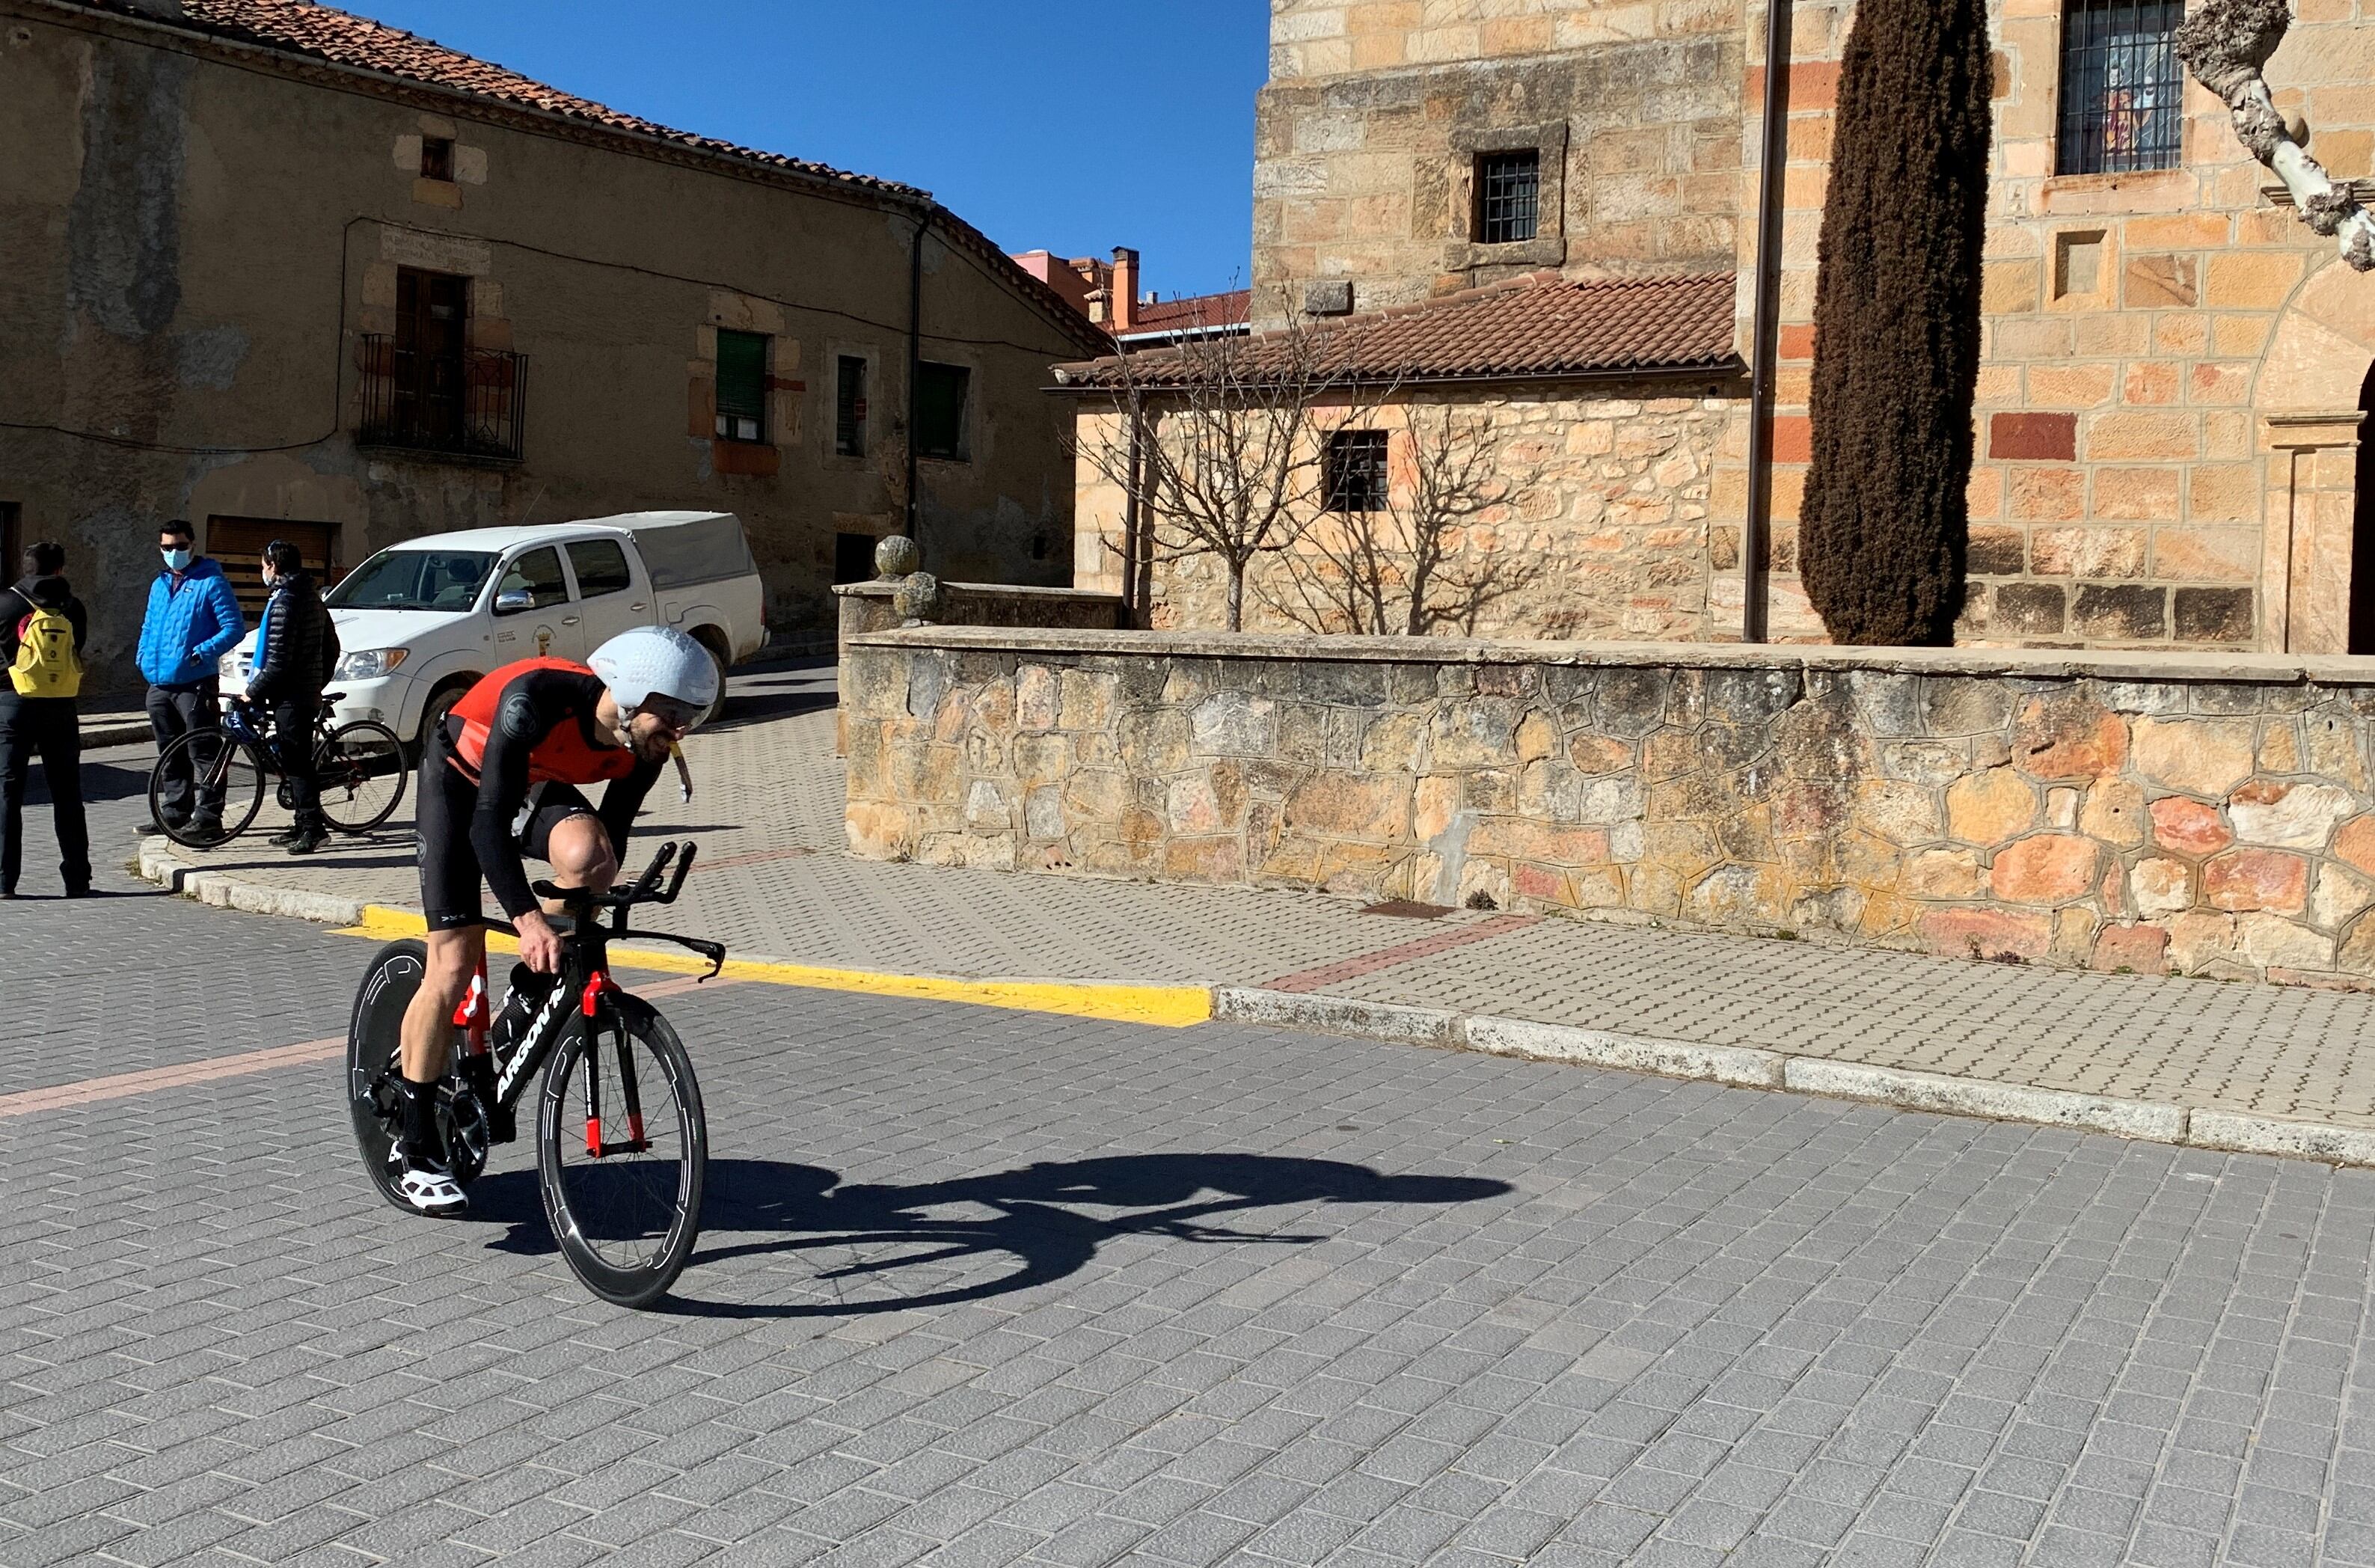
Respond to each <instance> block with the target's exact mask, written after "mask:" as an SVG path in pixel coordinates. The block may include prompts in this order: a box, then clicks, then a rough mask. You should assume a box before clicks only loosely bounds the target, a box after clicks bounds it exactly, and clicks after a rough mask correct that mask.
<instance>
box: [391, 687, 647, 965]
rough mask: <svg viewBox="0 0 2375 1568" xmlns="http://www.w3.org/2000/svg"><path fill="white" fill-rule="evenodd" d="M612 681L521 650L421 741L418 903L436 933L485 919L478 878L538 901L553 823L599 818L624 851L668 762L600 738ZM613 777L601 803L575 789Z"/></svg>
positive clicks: (511, 906)
mask: <svg viewBox="0 0 2375 1568" xmlns="http://www.w3.org/2000/svg"><path fill="white" fill-rule="evenodd" d="M602 691H603V686H602V679H601V678H600V677H599V676H597V675H596V674H595V673H594V672H593V671H592V670H590V669H587V668H586V667H585V666H584V665H579V664H572V663H570V662H569V661H568V660H566V659H522V660H521V661H520V662H519V663H517V664H513V665H505V666H503V667H502V668H501V669H499V670H497V671H495V672H494V673H493V674H492V675H490V676H486V677H484V678H481V679H480V680H479V683H478V684H477V685H476V686H473V687H471V688H470V690H468V691H467V692H465V693H464V694H463V697H462V700H461V701H458V702H456V703H455V704H454V708H453V712H452V713H449V714H447V715H446V719H445V723H444V724H443V725H442V726H441V727H440V728H439V729H438V731H437V732H436V733H435V734H434V735H432V736H431V737H429V744H428V745H426V746H424V747H423V748H422V749H421V758H420V806H419V822H418V827H419V835H420V905H421V911H422V913H423V914H426V915H427V917H428V921H429V928H430V929H431V931H450V930H454V929H455V928H457V927H460V926H465V925H478V924H479V923H481V922H482V921H483V920H484V919H485V918H486V916H485V914H484V912H483V911H482V909H481V908H480V906H479V877H480V875H481V874H483V875H484V876H485V878H486V881H487V886H488V887H490V888H491V889H493V890H494V894H495V902H497V903H500V904H502V907H503V913H504V914H506V915H509V916H510V917H511V918H512V919H514V920H516V919H518V918H519V917H520V916H521V915H523V914H526V913H527V912H528V911H529V910H531V909H534V908H535V907H536V906H537V904H536V895H535V894H534V893H533V892H531V891H530V890H528V878H527V867H526V865H525V864H524V863H523V857H524V856H526V855H534V856H535V857H536V858H537V859H538V860H543V859H546V858H548V855H547V846H548V844H549V841H550V838H551V833H552V829H553V826H554V825H555V824H556V823H558V822H560V821H561V820H562V819H565V818H569V817H573V816H577V815H579V814H581V813H584V814H587V815H592V816H596V817H598V818H600V819H601V822H602V826H603V828H604V829H605V830H607V831H609V835H610V850H611V853H612V854H613V855H619V856H620V857H621V858H623V857H624V856H625V854H626V848H627V830H628V828H629V827H631V826H632V824H633V822H634V820H635V812H636V811H637V810H638V809H640V808H642V806H643V804H644V796H645V795H646V794H648V793H649V792H650V790H651V787H652V781H653V780H654V779H656V778H657V777H659V773H660V769H661V767H662V765H663V764H662V763H660V762H646V761H643V760H640V759H638V758H637V757H636V755H635V753H634V752H633V751H632V750H631V749H628V748H626V747H623V746H606V745H604V744H603V743H602V742H601V741H600V740H599V739H597V737H596V736H595V730H594V709H595V704H596V703H597V702H599V701H601V700H602ZM604 780H607V781H609V786H610V787H609V789H607V790H605V791H603V793H602V807H601V809H600V810H599V811H597V810H595V808H594V806H593V804H592V802H590V801H588V800H587V799H586V798H585V796H584V795H582V794H580V793H579V792H578V790H577V788H576V787H575V786H577V785H579V784H595V783H597V782H600V781H604Z"/></svg>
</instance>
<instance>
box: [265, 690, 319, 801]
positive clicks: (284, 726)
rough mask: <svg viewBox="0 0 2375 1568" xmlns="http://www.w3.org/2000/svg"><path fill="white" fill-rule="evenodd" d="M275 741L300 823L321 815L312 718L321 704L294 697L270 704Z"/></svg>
mask: <svg viewBox="0 0 2375 1568" xmlns="http://www.w3.org/2000/svg"><path fill="white" fill-rule="evenodd" d="M270 707H271V711H272V744H273V749H275V750H276V751H278V753H279V755H280V772H281V773H282V774H283V775H284V776H285V777H286V778H287V779H288V780H289V808H290V809H291V810H293V811H295V812H296V813H297V820H298V821H299V822H301V823H304V822H310V821H313V820H314V819H317V818H319V817H320V816H321V814H322V785H321V781H320V780H319V779H317V778H315V777H314V776H313V720H314V718H315V717H316V716H317V714H318V713H319V710H320V708H321V704H320V703H319V702H317V701H313V699H311V698H303V697H301V698H295V699H292V700H288V701H277V702H274V703H272V704H270Z"/></svg>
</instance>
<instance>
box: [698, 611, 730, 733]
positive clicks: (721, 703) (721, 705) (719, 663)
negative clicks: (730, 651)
mask: <svg viewBox="0 0 2375 1568" xmlns="http://www.w3.org/2000/svg"><path fill="white" fill-rule="evenodd" d="M692 640H693V641H694V642H696V643H700V644H701V648H702V652H703V653H705V654H708V655H709V662H710V663H711V664H712V665H714V666H716V669H717V701H715V702H712V703H711V704H710V705H709V711H708V712H707V713H703V714H702V715H701V722H702V723H703V724H704V725H706V724H708V723H709V722H710V721H712V720H713V719H715V718H716V717H717V715H718V714H719V713H724V712H725V711H726V655H725V654H721V653H719V652H718V651H717V634H716V633H715V632H714V631H710V630H709V628H707V627H705V626H704V627H703V628H702V629H701V630H700V631H696V632H694V633H693V634H692Z"/></svg>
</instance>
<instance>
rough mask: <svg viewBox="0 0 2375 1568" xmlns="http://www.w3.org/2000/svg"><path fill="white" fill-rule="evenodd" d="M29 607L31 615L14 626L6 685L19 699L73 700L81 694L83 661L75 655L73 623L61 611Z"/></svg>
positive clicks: (20, 596) (20, 595)
mask: <svg viewBox="0 0 2375 1568" xmlns="http://www.w3.org/2000/svg"><path fill="white" fill-rule="evenodd" d="M17 597H18V598H19V599H24V602H25V603H26V604H28V605H31V606H32V611H33V613H32V614H30V615H29V616H27V617H26V618H25V619H22V620H20V621H18V623H17V659H16V662H15V663H14V664H12V665H10V666H8V683H9V684H10V685H11V686H13V687H15V688H16V689H17V695H18V696H19V697H72V696H75V695H77V693H79V692H80V691H81V690H82V660H81V658H80V657H78V656H77V654H76V653H75V645H74V622H72V621H70V620H68V619H66V616H65V611H64V610H57V609H51V608H49V607H46V606H42V605H36V604H33V602H32V601H31V600H30V599H25V596H24V595H22V594H19V595H17Z"/></svg>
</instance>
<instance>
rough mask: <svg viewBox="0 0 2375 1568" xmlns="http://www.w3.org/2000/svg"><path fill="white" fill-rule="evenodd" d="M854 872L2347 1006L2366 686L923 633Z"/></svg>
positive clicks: (891, 708) (2362, 925) (860, 763)
mask: <svg viewBox="0 0 2375 1568" xmlns="http://www.w3.org/2000/svg"><path fill="white" fill-rule="evenodd" d="M842 690H843V704H844V712H845V723H846V725H847V738H848V755H849V794H848V807H847V813H848V815H847V825H848V831H849V842H850V844H851V847H852V848H853V849H854V850H855V851H856V852H857V853H858V854H860V855H868V856H872V857H876V858H886V859H914V860H920V861H928V862H934V863H939V864H948V865H963V866H975V867H997V868H1000V869H1030V870H1038V871H1050V872H1058V873H1089V874H1103V875H1114V876H1132V877H1147V878H1160V879H1170V880H1179V881H1194V882H1212V883H1234V884H1256V885H1269V886H1288V887H1318V888H1327V889H1331V890H1339V891H1343V892H1348V893H1354V894H1359V895H1363V896H1377V897H1409V898H1418V899H1421V900H1427V901H1432V902H1439V903H1447V904H1448V903H1469V902H1473V903H1476V904H1478V905H1479V906H1482V905H1483V902H1485V901H1487V900H1489V901H1490V902H1491V903H1492V904H1493V905H1494V906H1495V907H1500V908H1505V909H1508V908H1515V909H1523V910H1568V911H1573V912H1576V913H1578V914H1588V915H1591V916H1593V917H1596V918H1602V919H1610V920H1618V921H1660V922H1665V923H1669V924H1674V925H1699V926H1708V927H1715V928H1720V929H1726V930H1738V931H1749V932H1761V933H1766V934H1775V935H1778V934H1784V933H1787V934H1792V935H1816V934H1826V935H1832V936H1836V937H1844V938H1846V939H1849V940H1853V941H1858V942H1864V943H1871V944H1874V945H1879V946H1885V947H1891V948H1903V949H1924V950H1928V951H1932V952H1936V953H1943V954H1949V955H1956V956H1967V957H1976V958H1986V959H1995V960H2001V961H2020V962H2041V963H2052V964H2061V965H2070V966H2092V967H2094V968H2097V969H2105V970H2136V971H2149V972H2158V971H2163V970H2173V971H2179V972H2182V973H2193V974H2210V975H2220V976H2243V975H2252V976H2264V977H2268V978H2273V979H2278V980H2288V981H2303V980H2307V981H2321V982H2325V983H2332V984H2353V985H2361V986H2375V913H2369V910H2370V906H2375V790H2370V771H2369V760H2370V757H2375V667H2370V666H2369V665H2368V662H2367V661H2363V660H2344V659H2311V660H2301V659H2286V658H2282V657H2278V656H2274V655H2237V656H2234V657H2231V658H2227V659H2224V660H2219V661H2210V660H2204V659H2192V658H2186V657H2183V656H2180V655H2169V654H2132V655H2116V656H2109V657H2088V658H2077V657H2073V656H2071V655H2068V654H2044V653H2022V652H2014V651H2003V652H1992V653H1981V652H1978V651H1966V650H1885V651H1881V650H1863V651H1859V650H1844V649H1829V648H1778V647H1765V648H1742V647H1677V646H1672V645H1649V644H1609V643H1597V644H1585V643H1530V644H1512V643H1498V644H1495V643H1459V642H1451V641H1439V640H1417V641H1414V640H1406V639H1392V638H1328V639H1324V640H1322V639H1314V638H1252V637H1246V638H1235V639H1231V638H1222V637H1213V636H1198V635H1188V634H1177V633H1162V632H1117V633H1107V634H1102V635H1097V634H1080V633H1070V634H1067V633H1056V632H999V631H985V630H979V629H964V628H938V627H936V628H922V629H916V630H910V631H897V632H891V633H887V634H882V635H877V636H869V637H862V638H859V639H857V640H855V641H854V642H852V643H851V644H850V646H849V648H848V650H847V653H846V655H845V661H844V666H843V689H842Z"/></svg>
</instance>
